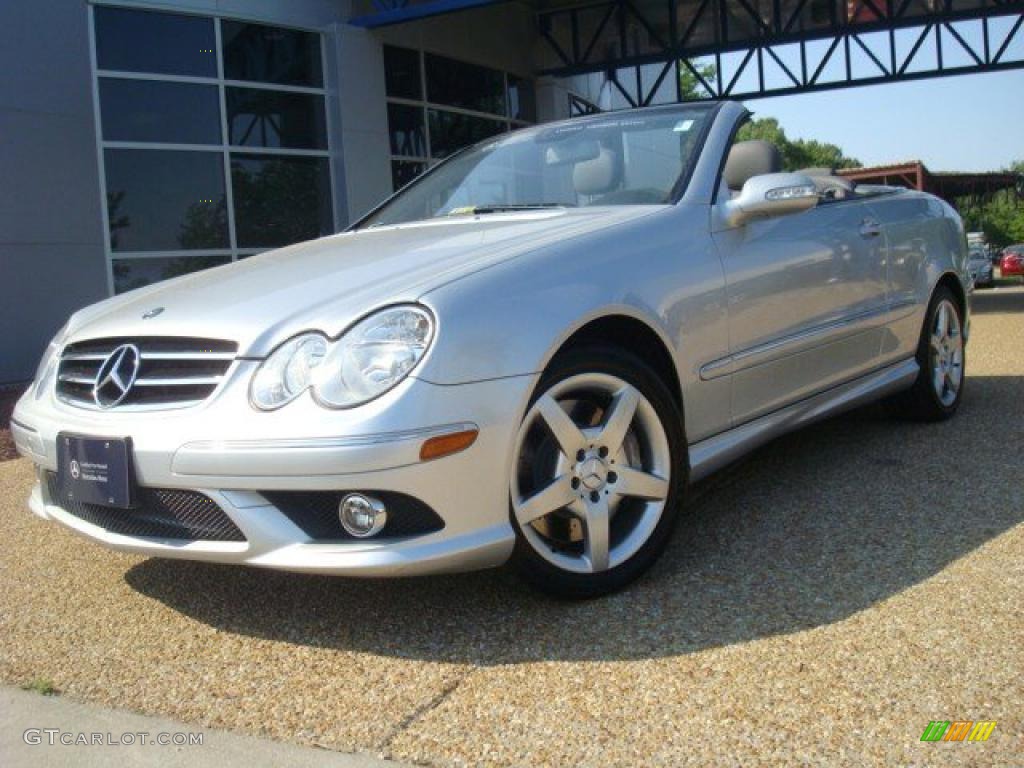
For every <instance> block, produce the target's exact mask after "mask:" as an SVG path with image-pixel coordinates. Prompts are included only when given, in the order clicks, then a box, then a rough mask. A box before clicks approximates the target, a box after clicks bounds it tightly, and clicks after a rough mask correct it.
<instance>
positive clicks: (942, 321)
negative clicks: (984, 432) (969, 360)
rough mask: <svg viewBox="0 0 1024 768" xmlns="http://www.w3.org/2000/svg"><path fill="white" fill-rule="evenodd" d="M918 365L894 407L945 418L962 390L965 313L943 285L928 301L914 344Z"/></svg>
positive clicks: (917, 416)
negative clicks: (917, 340) (916, 370)
mask: <svg viewBox="0 0 1024 768" xmlns="http://www.w3.org/2000/svg"><path fill="white" fill-rule="evenodd" d="M917 365H918V368H919V369H920V370H919V372H918V375H917V379H915V381H914V384H913V386H912V387H911V388H910V389H908V390H907V391H905V392H901V393H899V394H898V395H896V396H895V397H893V398H891V402H892V404H893V405H894V406H895V407H896V409H897V411H898V412H900V413H903V414H906V415H908V416H910V417H912V418H914V419H918V420H921V421H942V420H943V419H948V418H949V417H950V416H952V415H953V414H954V413H956V410H957V408H958V407H959V406H960V399H961V397H963V392H964V368H965V365H966V360H965V350H964V316H963V312H962V310H961V309H960V302H959V301H958V300H957V298H956V297H955V296H954V295H953V292H952V291H951V290H950V289H949V288H948V287H947V286H945V285H940V286H939V287H938V288H936V289H935V293H934V294H933V295H932V299H931V301H930V302H929V304H928V312H927V314H926V315H925V320H924V327H923V328H922V329H921V338H920V341H919V343H918V347H917Z"/></svg>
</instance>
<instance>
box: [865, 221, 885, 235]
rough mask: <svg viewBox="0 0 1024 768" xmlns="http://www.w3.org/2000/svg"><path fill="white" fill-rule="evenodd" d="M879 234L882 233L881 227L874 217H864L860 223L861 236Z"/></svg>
mask: <svg viewBox="0 0 1024 768" xmlns="http://www.w3.org/2000/svg"><path fill="white" fill-rule="evenodd" d="M880 234H882V228H881V227H880V226H879V225H878V222H877V221H875V220H874V219H864V221H862V222H861V223H860V236H861V237H878V236H879V235H880Z"/></svg>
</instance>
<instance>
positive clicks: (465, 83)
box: [425, 53, 505, 115]
mask: <svg viewBox="0 0 1024 768" xmlns="http://www.w3.org/2000/svg"><path fill="white" fill-rule="evenodd" d="M425 61H426V67H427V101H430V102H433V103H434V104H447V105H449V106H452V107H462V108H463V109H474V110H476V111H477V112H490V113H492V114H495V115H504V114H505V78H504V76H503V75H502V74H501V72H499V71H497V70H495V69H488V68H487V67H478V66H476V65H475V64H466V63H464V62H461V61H454V60H452V59H446V58H444V57H443V56H435V55H433V54H431V53H428V54H426V56H425Z"/></svg>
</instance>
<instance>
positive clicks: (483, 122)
mask: <svg viewBox="0 0 1024 768" xmlns="http://www.w3.org/2000/svg"><path fill="white" fill-rule="evenodd" d="M429 119H430V153H431V155H432V156H433V157H446V156H447V155H450V154H451V153H452V152H455V151H456V150H458V149H462V148H463V147H465V146H467V145H469V144H474V143H476V142H478V141H482V140H483V139H486V138H487V137H488V136H494V135H495V134H497V133H501V132H503V131H504V130H505V123H501V122H498V121H497V120H487V119H486V118H483V117H472V116H470V115H461V114H458V113H457V112H445V111H442V110H439V109H431V110H430V115H429Z"/></svg>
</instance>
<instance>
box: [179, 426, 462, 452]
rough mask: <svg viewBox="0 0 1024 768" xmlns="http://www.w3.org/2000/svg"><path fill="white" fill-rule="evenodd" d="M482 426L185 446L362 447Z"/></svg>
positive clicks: (214, 448) (273, 449) (236, 448)
mask: <svg viewBox="0 0 1024 768" xmlns="http://www.w3.org/2000/svg"><path fill="white" fill-rule="evenodd" d="M471 429H479V428H478V427H477V425H476V424H474V423H473V422H471V421H460V422H456V423H454V424H442V425H439V426H436V427H423V428H421V429H407V430H403V431H401V432H379V433H377V434H371V435H348V436H345V437H308V438H282V439H269V440H204V441H200V442H196V443H186V444H185V445H183V446H181V448H182V449H186V448H187V449H188V450H190V451H265V452H268V453H276V452H278V451H282V450H300V451H301V450H322V449H330V448H359V447H362V446H367V445H381V444H383V443H397V442H403V441H405V440H425V439H427V438H430V437H437V436H439V435H448V434H453V433H455V432H466V431H468V430H471Z"/></svg>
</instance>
